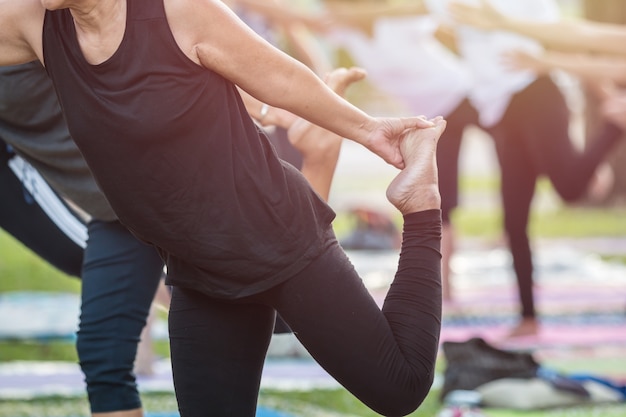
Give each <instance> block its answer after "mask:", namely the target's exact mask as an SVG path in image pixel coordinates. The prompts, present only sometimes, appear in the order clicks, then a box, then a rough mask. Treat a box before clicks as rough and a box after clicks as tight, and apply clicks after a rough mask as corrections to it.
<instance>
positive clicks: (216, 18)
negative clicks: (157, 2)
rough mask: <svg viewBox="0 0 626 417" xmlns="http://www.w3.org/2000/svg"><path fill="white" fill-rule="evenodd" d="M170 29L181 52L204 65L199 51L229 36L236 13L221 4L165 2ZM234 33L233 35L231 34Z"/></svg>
mask: <svg viewBox="0 0 626 417" xmlns="http://www.w3.org/2000/svg"><path fill="white" fill-rule="evenodd" d="M163 1H164V5H165V13H166V15H167V20H168V22H169V25H170V29H171V30H172V33H173V35H174V38H175V39H176V42H177V43H178V46H179V47H180V48H181V50H182V51H183V52H184V53H185V54H186V55H187V56H188V57H189V58H191V59H192V60H193V61H195V62H196V63H199V64H200V59H199V57H198V49H199V48H206V47H207V45H210V44H212V42H216V43H219V39H221V38H222V37H223V36H225V35H226V34H227V33H229V24H231V23H232V22H233V20H234V19H233V16H234V13H233V12H232V11H231V10H230V8H229V7H228V6H226V4H224V2H223V1H221V0H163ZM231 33H232V32H231Z"/></svg>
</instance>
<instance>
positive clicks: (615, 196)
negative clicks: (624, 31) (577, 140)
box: [583, 0, 626, 201]
mask: <svg viewBox="0 0 626 417" xmlns="http://www.w3.org/2000/svg"><path fill="white" fill-rule="evenodd" d="M583 13H584V16H585V17H586V18H587V19H590V20H595V21H598V22H608V23H620V24H626V1H624V0H584V1H583ZM585 97H586V103H587V106H586V123H587V129H586V130H587V137H588V138H589V137H593V132H597V131H598V127H599V125H600V123H601V120H600V117H599V115H598V109H599V106H600V103H599V101H598V100H597V99H596V98H595V97H594V96H593V94H591V93H587V94H585ZM609 162H610V163H611V166H612V167H613V171H614V173H615V186H614V189H613V192H612V195H611V197H612V198H611V200H613V201H616V200H622V201H623V200H624V199H626V146H625V145H624V141H622V142H621V143H620V144H618V146H617V147H616V149H615V152H612V153H611V156H610V157H609Z"/></svg>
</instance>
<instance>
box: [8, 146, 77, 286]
mask: <svg viewBox="0 0 626 417" xmlns="http://www.w3.org/2000/svg"><path fill="white" fill-rule="evenodd" d="M12 156H13V154H12V153H10V152H9V151H8V150H7V147H6V145H5V143H4V142H3V141H1V140H0V190H1V193H2V203H1V204H0V228H2V229H4V230H5V231H6V232H7V233H9V234H10V235H12V236H13V237H14V238H15V239H17V240H19V241H20V242H21V243H22V244H23V245H25V246H26V247H27V248H29V249H31V250H32V251H33V252H35V253H36V254H37V255H39V256H40V257H41V258H43V259H44V260H46V261H47V262H48V263H50V264H51V265H53V266H55V267H56V268H58V269H59V270H61V271H62V272H64V273H66V274H68V275H71V276H74V277H79V276H80V272H81V267H82V264H83V248H82V247H80V246H79V245H78V244H76V243H75V242H73V241H72V239H70V238H69V237H68V236H67V235H66V234H65V233H64V232H63V231H62V230H61V229H60V228H59V227H58V226H57V225H56V224H55V223H54V222H53V221H51V220H50V217H48V215H47V214H46V213H45V211H44V210H43V209H42V208H41V207H40V206H39V204H37V202H36V201H35V199H34V198H33V197H32V196H31V195H30V194H29V193H28V191H26V189H25V188H24V185H23V184H22V183H21V181H20V180H19V178H17V177H16V176H15V174H14V173H13V171H12V170H11V168H10V167H9V165H8V162H9V159H10V158H11V157H12ZM59 200H60V198H59ZM68 211H71V209H70V208H69V207H68ZM76 217H77V216H76Z"/></svg>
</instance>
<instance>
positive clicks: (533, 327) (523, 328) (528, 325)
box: [507, 317, 539, 338]
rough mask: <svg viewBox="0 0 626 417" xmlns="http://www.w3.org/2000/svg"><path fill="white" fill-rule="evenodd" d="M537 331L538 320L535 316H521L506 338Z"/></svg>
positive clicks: (536, 332) (533, 333)
mask: <svg viewBox="0 0 626 417" xmlns="http://www.w3.org/2000/svg"><path fill="white" fill-rule="evenodd" d="M538 333H539V322H538V321H537V319H536V318H528V317H527V318H523V319H521V320H520V322H519V323H518V324H517V326H515V327H513V329H511V331H510V332H509V334H508V336H507V338H514V337H523V336H534V335H536V334H538Z"/></svg>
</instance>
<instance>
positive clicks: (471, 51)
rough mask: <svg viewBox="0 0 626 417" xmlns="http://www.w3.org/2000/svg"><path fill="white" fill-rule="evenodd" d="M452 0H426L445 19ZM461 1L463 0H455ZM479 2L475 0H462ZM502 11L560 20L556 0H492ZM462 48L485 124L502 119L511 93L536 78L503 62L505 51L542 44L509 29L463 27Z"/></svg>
mask: <svg viewBox="0 0 626 417" xmlns="http://www.w3.org/2000/svg"><path fill="white" fill-rule="evenodd" d="M450 1H451V0H425V3H426V5H427V7H428V8H429V10H430V11H431V13H433V14H434V15H435V16H437V17H438V18H439V19H442V21H449V20H448V19H449V17H448V16H447V7H448V3H450ZM454 1H461V0H454ZM462 1H463V2H465V3H474V4H475V3H476V1H475V0H462ZM489 3H490V4H492V5H493V7H495V8H496V9H498V10H499V11H500V12H501V13H503V14H505V15H508V16H514V17H519V18H526V19H533V20H536V21H546V22H547V21H556V20H558V19H559V18H560V13H559V12H560V10H559V6H558V4H557V3H556V2H555V1H553V0H489ZM457 35H458V42H459V51H460V53H461V56H462V57H463V59H464V60H465V62H466V64H467V66H468V67H469V69H470V71H471V72H472V76H473V80H474V84H473V86H472V88H471V92H470V93H469V99H470V101H471V102H472V104H473V105H474V107H475V108H476V109H477V111H478V112H479V114H480V122H481V124H482V125H483V126H485V127H489V126H493V125H495V124H496V123H498V122H499V121H500V119H501V118H502V116H503V115H504V112H505V111H506V109H507V106H508V105H509V102H510V100H511V97H512V96H513V95H514V94H515V93H517V92H519V91H521V90H523V89H524V88H526V87H527V86H528V85H529V84H530V83H532V82H533V81H534V80H535V79H536V75H535V74H534V73H532V72H530V71H512V70H509V69H507V68H505V67H504V66H503V65H502V64H501V57H502V53H503V52H506V51H510V50H514V49H522V50H526V51H529V52H539V51H541V49H542V47H541V45H540V44H539V43H538V42H536V41H534V40H532V39H529V38H527V37H523V36H520V35H518V34H515V33H511V32H505V31H482V30H477V29H475V28H470V27H459V29H458V31H457Z"/></svg>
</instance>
